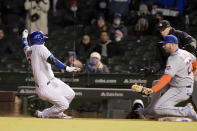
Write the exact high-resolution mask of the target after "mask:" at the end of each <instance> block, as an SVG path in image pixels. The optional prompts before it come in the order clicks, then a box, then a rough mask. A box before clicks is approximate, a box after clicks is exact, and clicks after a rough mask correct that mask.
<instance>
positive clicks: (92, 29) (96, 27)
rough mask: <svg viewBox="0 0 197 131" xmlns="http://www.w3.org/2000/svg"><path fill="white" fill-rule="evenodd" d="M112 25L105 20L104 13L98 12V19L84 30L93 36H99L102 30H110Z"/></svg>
mask: <svg viewBox="0 0 197 131" xmlns="http://www.w3.org/2000/svg"><path fill="white" fill-rule="evenodd" d="M109 28H110V25H109V24H108V23H107V21H106V20H105V17H104V14H98V15H97V19H96V21H95V22H93V23H92V24H91V25H90V26H86V28H85V29H84V32H88V33H89V34H92V36H93V37H95V38H99V35H100V33H101V32H102V31H108V30H109Z"/></svg>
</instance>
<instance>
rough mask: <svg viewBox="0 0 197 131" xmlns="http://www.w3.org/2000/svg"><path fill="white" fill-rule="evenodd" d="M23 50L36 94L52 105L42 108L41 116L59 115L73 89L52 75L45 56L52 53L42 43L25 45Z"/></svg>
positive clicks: (67, 105)
mask: <svg viewBox="0 0 197 131" xmlns="http://www.w3.org/2000/svg"><path fill="white" fill-rule="evenodd" d="M24 52H25V54H26V58H27V60H28V62H29V64H30V65H31V68H32V72H33V76H34V80H35V83H36V91H37V94H38V96H39V97H40V98H41V99H42V100H46V101H49V102H50V103H52V104H53V105H54V106H52V107H51V108H47V109H45V110H43V112H42V114H43V117H44V118H48V117H58V116H60V115H61V114H62V113H63V111H65V110H66V109H68V107H69V104H70V102H71V101H72V99H73V98H74V96H75V93H74V91H73V90H72V89H71V88H70V87H69V86H68V85H67V84H65V83H64V82H62V81H61V80H59V79H57V78H55V77H54V74H53V72H52V69H51V65H50V64H49V63H48V62H47V58H48V57H49V56H50V55H52V54H51V52H50V51H49V50H48V49H47V48H46V47H45V46H44V45H32V46H31V47H29V46H25V47H24Z"/></svg>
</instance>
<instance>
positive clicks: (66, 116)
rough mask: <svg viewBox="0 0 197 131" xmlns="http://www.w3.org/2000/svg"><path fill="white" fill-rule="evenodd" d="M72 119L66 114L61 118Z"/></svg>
mask: <svg viewBox="0 0 197 131" xmlns="http://www.w3.org/2000/svg"><path fill="white" fill-rule="evenodd" d="M71 118H72V117H71V116H68V115H66V114H62V115H61V116H60V119H71Z"/></svg>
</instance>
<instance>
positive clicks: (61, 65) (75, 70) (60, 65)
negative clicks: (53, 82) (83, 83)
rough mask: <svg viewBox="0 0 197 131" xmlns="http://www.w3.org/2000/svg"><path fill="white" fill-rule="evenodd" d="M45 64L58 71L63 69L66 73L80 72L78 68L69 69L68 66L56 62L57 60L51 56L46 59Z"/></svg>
mask: <svg viewBox="0 0 197 131" xmlns="http://www.w3.org/2000/svg"><path fill="white" fill-rule="evenodd" d="M47 62H48V63H50V64H52V65H55V66H56V67H57V68H59V69H65V70H66V71H67V72H77V71H80V68H78V67H69V66H66V65H65V64H64V63H62V62H61V61H60V60H58V59H57V58H55V57H54V56H53V55H50V56H49V57H48V58H47Z"/></svg>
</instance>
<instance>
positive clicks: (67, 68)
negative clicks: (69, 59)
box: [66, 66, 81, 72]
mask: <svg viewBox="0 0 197 131" xmlns="http://www.w3.org/2000/svg"><path fill="white" fill-rule="evenodd" d="M80 70H81V69H80V68H78V67H70V66H66V71H67V72H77V71H80Z"/></svg>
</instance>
